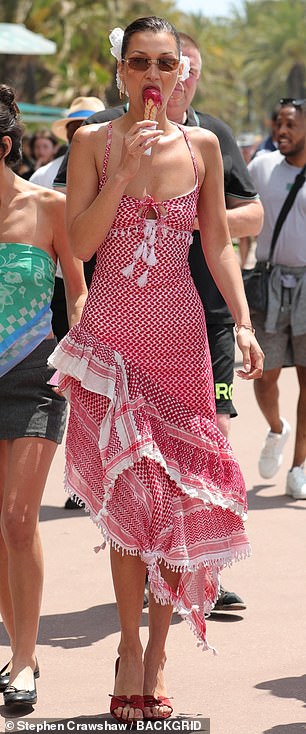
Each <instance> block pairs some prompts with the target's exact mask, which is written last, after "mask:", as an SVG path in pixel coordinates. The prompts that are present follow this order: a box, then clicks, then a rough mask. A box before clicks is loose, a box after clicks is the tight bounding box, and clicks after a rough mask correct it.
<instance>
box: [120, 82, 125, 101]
mask: <svg viewBox="0 0 306 734" xmlns="http://www.w3.org/2000/svg"><path fill="white" fill-rule="evenodd" d="M125 96H126V87H125V83H124V81H123V80H122V79H120V86H119V97H120V99H123V97H125Z"/></svg>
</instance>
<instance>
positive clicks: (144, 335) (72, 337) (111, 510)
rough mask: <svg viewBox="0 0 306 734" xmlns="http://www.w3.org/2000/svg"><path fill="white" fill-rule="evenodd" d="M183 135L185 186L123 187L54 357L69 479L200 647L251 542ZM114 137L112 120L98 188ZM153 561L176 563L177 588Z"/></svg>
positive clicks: (72, 488) (106, 532)
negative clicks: (226, 429) (127, 190)
mask: <svg viewBox="0 0 306 734" xmlns="http://www.w3.org/2000/svg"><path fill="white" fill-rule="evenodd" d="M182 135H184V138H185V141H186V144H187V145H188V147H189V150H190V154H191V157H192V160H193V165H194V171H195V186H194V189H193V190H192V191H191V192H190V193H188V194H185V195H183V196H177V197H175V198H173V199H168V200H166V201H163V202H156V201H154V200H153V199H152V197H151V196H146V197H145V198H144V199H142V200H141V201H139V200H138V199H135V198H134V197H131V196H125V195H124V196H123V197H122V199H121V202H120V205H119V207H118V210H117V213H116V217H115V219H114V222H113V224H112V227H111V229H110V231H109V233H108V235H107V237H106V238H105V240H104V242H103V243H102V244H101V245H100V247H99V249H98V251H97V263H96V268H95V272H94V276H93V280H92V284H91V287H90V291H89V295H88V299H87V302H86V305H85V308H84V311H83V315H82V318H81V321H80V323H79V324H78V325H77V326H74V327H73V328H72V329H71V330H70V332H69V334H67V336H66V337H65V338H64V339H63V340H62V341H61V343H60V344H59V345H58V347H57V348H56V350H55V352H54V353H53V355H52V358H51V363H52V365H53V366H55V367H56V368H57V369H58V370H60V372H61V373H62V374H61V381H60V386H61V389H62V390H63V391H64V392H65V394H66V395H67V397H68V399H69V401H70V404H71V410H70V421H69V428H68V435H67V444H66V487H67V489H68V491H69V492H70V493H71V494H72V495H75V494H76V495H77V496H78V497H79V498H80V499H81V500H82V501H84V502H85V505H86V508H87V509H88V510H89V511H90V514H91V517H92V519H93V520H94V522H95V523H96V524H97V525H98V526H99V527H101V529H102V532H103V535H104V538H105V539H106V540H108V541H110V542H111V543H112V544H113V546H114V547H115V548H116V549H124V551H126V552H127V553H131V554H139V555H140V557H141V558H142V559H143V560H144V561H145V563H146V564H147V568H148V572H149V581H150V588H151V590H152V591H153V593H154V595H155V598H156V599H157V600H159V601H160V602H161V603H169V602H171V603H173V604H174V606H175V607H176V608H177V611H178V612H179V613H180V614H182V616H183V617H185V618H186V620H187V621H188V622H189V624H190V625H191V627H192V629H193V631H194V632H195V634H196V635H197V637H198V640H199V642H200V644H202V645H203V647H204V648H207V647H208V644H207V641H206V625H205V618H204V616H205V615H206V614H208V613H209V611H210V609H211V607H212V605H213V603H214V602H215V600H216V597H217V594H218V574H219V572H220V570H221V569H222V568H223V567H224V566H225V565H228V564H231V563H232V561H233V560H237V559H239V558H241V557H244V556H245V555H247V554H248V553H249V544H248V540H247V537H246V534H245V531H244V527H243V522H242V518H243V517H244V515H245V513H246V491H245V485H244V481H243V478H242V475H241V471H240V469H239V466H238V464H237V461H236V460H235V458H234V457H233V454H232V450H231V448H230V445H229V443H228V441H227V440H226V439H225V438H224V436H223V435H222V433H221V432H220V431H219V430H218V428H217V425H216V414H215V400H214V386H213V378H212V371H211V361H210V354H209V347H208V343H207V336H206V326H205V317H204V312H203V307H202V304H201V301H200V298H199V296H198V293H197V291H196V288H195V286H194V284H193V280H192V278H191V275H190V270H189V265H188V251H189V247H190V244H191V241H192V231H193V223H194V218H195V215H196V209H197V200H198V194H199V183H198V175H197V167H196V162H195V158H194V156H193V153H192V150H191V147H190V143H189V139H188V137H187V134H186V132H185V131H183V130H182ZM111 141H112V124H111V123H109V127H108V140H107V146H106V150H105V157H104V163H103V173H102V178H101V182H100V187H101V186H103V185H104V183H105V182H106V173H107V163H108V158H109V152H110V146H111ZM152 210H153V211H154V212H155V215H156V219H154V220H148V219H147V214H148V212H149V211H151V212H152ZM160 561H164V563H165V564H166V566H168V567H170V568H171V569H173V570H176V571H177V570H181V571H182V575H181V580H180V583H179V587H178V589H177V592H176V593H174V592H173V591H172V590H171V589H170V587H169V586H168V584H167V583H166V582H164V580H163V578H162V575H161V573H160Z"/></svg>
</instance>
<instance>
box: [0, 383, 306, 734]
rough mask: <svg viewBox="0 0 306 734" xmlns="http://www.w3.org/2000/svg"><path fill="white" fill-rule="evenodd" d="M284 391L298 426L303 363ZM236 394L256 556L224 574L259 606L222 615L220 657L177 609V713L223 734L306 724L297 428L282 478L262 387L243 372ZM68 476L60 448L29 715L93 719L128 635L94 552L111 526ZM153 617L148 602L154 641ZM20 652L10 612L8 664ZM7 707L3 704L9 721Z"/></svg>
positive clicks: (45, 517) (214, 620)
mask: <svg viewBox="0 0 306 734" xmlns="http://www.w3.org/2000/svg"><path fill="white" fill-rule="evenodd" d="M281 395H282V400H281V403H282V411H283V413H284V415H285V416H286V418H287V419H288V420H289V421H290V422H291V425H292V426H294V425H295V405H296V396H297V384H296V378H295V372H294V370H292V369H288V370H286V371H283V374H282V377H281ZM235 403H236V406H237V408H238V412H239V417H238V418H236V419H235V420H233V421H232V432H231V440H232V444H233V447H234V449H235V452H236V454H237V456H238V458H239V460H240V462H241V465H242V468H243V471H244V473H245V477H246V481H247V486H248V490H249V492H248V494H249V505H250V513H249V521H248V532H249V535H250V538H251V542H252V546H253V556H252V558H251V559H249V560H248V561H244V562H242V563H239V564H237V565H235V566H234V567H233V568H232V569H229V570H226V571H225V572H224V573H223V578H222V581H223V584H224V585H225V586H226V587H227V588H229V589H234V590H235V591H237V592H238V593H239V594H241V596H242V597H243V598H244V599H245V601H246V602H247V610H246V611H245V612H240V613H239V614H220V613H218V614H217V613H215V614H213V615H212V617H211V619H210V620H209V622H208V637H209V640H210V642H211V643H212V644H214V646H215V647H216V648H217V649H218V651H219V655H218V656H216V657H214V656H213V655H212V654H211V653H209V652H206V653H202V652H201V651H200V650H199V649H198V648H197V647H196V644H195V639H194V637H193V635H192V634H191V632H190V630H189V628H188V627H187V625H186V623H185V622H182V621H181V620H180V619H179V618H178V617H177V616H176V615H174V617H173V624H172V626H171V630H170V635H169V643H168V658H169V662H168V666H167V675H168V681H169V693H170V694H171V695H172V696H173V697H174V706H175V713H176V714H186V715H187V714H188V715H192V716H195V715H197V714H202V716H203V717H205V718H210V722H211V723H210V726H211V729H210V731H211V734H302V733H303V734H305V732H306V723H305V722H306V665H305V651H306V624H305V617H306V611H305V610H306V583H305V581H306V579H305V559H306V532H305V520H306V514H305V513H306V502H304V503H303V502H294V501H293V500H291V499H290V498H288V497H286V496H285V495H284V486H285V479H286V471H287V469H288V468H289V465H290V460H291V454H292V447H293V438H292V437H290V441H289V445H288V444H287V446H286V453H285V460H284V465H283V467H282V468H281V470H280V471H279V473H278V475H277V477H276V479H275V480H271V481H266V482H265V481H263V480H261V479H260V477H259V474H258V471H257V459H258V453H259V451H260V448H261V445H262V441H263V437H264V436H265V432H266V425H265V422H264V419H263V418H262V417H261V414H260V413H259V410H258V409H257V406H256V404H255V399H254V396H253V388H252V386H251V385H249V384H246V383H244V382H242V381H241V380H239V379H238V378H236V380H235ZM62 476H63V451H62V449H60V450H58V453H57V456H56V459H55V461H54V464H53V467H52V471H51V473H50V476H49V480H48V484H47V488H46V492H45V496H44V501H43V506H42V510H41V529H42V537H43V544H44V549H45V572H46V580H45V591H44V599H43V607H42V616H41V625H40V632H39V638H38V647H37V653H38V658H39V663H40V667H41V678H40V679H39V681H38V695H39V699H38V703H37V706H36V707H35V710H33V711H32V712H31V713H30V714H28V716H27V722H28V725H29V724H30V723H31V722H33V723H34V720H35V718H38V717H41V718H44V719H56V718H57V719H60V720H61V721H63V720H64V719H69V720H73V721H74V722H75V724H77V723H79V724H81V722H82V718H81V717H96V716H101V715H102V714H107V712H108V708H109V697H108V694H109V693H110V692H111V691H112V686H113V675H114V660H115V657H116V646H117V643H118V638H119V635H118V621H117V616H116V608H115V604H114V596H113V591H112V585H111V578H110V569H109V558H108V552H107V550H106V551H104V552H100V553H99V554H95V553H94V552H93V547H94V546H95V545H97V544H98V543H99V542H100V535H99V533H98V531H97V530H96V528H95V527H94V526H93V525H92V523H91V522H90V521H89V519H88V518H87V517H86V516H85V514H84V513H83V512H80V511H78V512H73V511H71V512H67V511H66V510H64V509H63V505H64V500H65V497H64V492H63V489H62ZM147 619H148V617H147V612H146V611H144V613H143V618H142V636H143V640H144V641H145V639H146V633H147V629H146V628H147ZM8 657H9V648H8V645H7V641H6V637H5V633H4V630H3V625H2V624H1V623H0V667H2V665H3V664H4V663H5V662H6V660H7V659H8ZM4 715H5V709H4V707H3V706H0V731H4V719H3V718H2V717H3V716H4ZM11 718H12V719H13V717H11ZM2 724H3V725H2ZM15 725H16V726H17V722H16V721H15ZM16 730H17V729H16V728H15V731H16ZM74 730H75V731H76V729H74ZM206 731H207V729H206Z"/></svg>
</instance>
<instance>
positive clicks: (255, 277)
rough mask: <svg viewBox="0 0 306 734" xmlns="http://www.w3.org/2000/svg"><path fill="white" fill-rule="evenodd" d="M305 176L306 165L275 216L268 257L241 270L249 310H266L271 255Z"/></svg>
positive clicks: (271, 266) (264, 311)
mask: <svg viewBox="0 0 306 734" xmlns="http://www.w3.org/2000/svg"><path fill="white" fill-rule="evenodd" d="M305 177H306V165H305V166H303V168H302V170H301V171H300V172H299V173H298V174H297V176H296V177H295V179H294V182H293V185H292V186H291V189H290V191H289V194H288V196H287V197H286V199H285V201H284V203H283V206H282V208H281V210H280V213H279V215H278V217H277V220H276V223H275V227H274V231H273V235H272V240H271V245H270V251H269V256H268V259H267V260H258V261H257V263H256V265H255V267H254V268H251V269H249V270H246V269H245V270H243V271H242V277H243V282H244V290H245V295H246V297H247V302H248V304H249V308H250V311H259V312H263V313H266V312H267V308H268V289H269V278H270V275H271V271H272V268H273V265H272V256H273V252H274V248H275V245H276V240H277V238H278V235H279V233H280V231H281V228H282V225H283V223H284V221H285V219H286V216H287V214H288V212H289V211H290V209H291V207H292V204H293V202H294V199H295V197H296V195H297V192H298V190H299V189H300V188H301V186H303V183H304V181H305Z"/></svg>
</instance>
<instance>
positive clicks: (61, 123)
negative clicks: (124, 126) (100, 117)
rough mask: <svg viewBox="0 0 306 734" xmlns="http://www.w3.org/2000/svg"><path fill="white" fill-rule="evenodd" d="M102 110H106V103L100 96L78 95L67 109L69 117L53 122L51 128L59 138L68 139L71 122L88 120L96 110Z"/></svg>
mask: <svg viewBox="0 0 306 734" xmlns="http://www.w3.org/2000/svg"><path fill="white" fill-rule="evenodd" d="M101 110H105V105H104V104H103V102H101V100H100V99H98V97H76V98H75V99H74V100H72V102H71V105H70V107H69V109H68V110H67V117H63V118H61V119H60V120H56V121H55V122H53V124H52V125H51V130H52V132H53V133H54V135H56V136H57V138H60V139H61V140H67V130H66V126H67V125H68V123H69V122H74V121H75V120H86V118H87V117H90V115H93V114H94V112H100V111H101Z"/></svg>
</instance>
